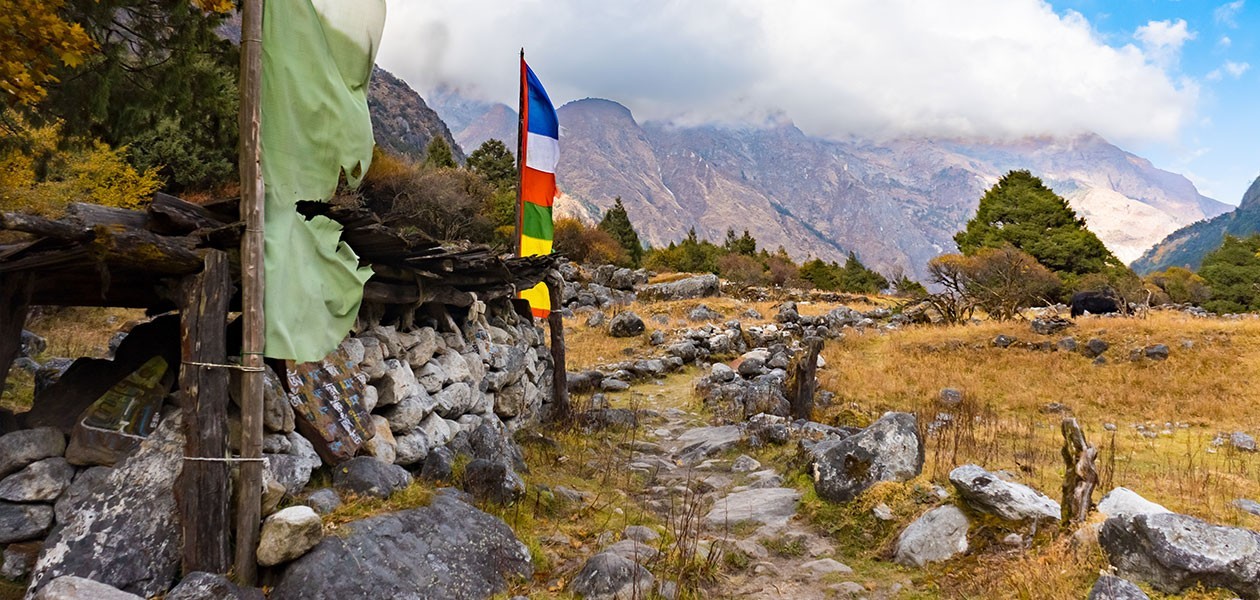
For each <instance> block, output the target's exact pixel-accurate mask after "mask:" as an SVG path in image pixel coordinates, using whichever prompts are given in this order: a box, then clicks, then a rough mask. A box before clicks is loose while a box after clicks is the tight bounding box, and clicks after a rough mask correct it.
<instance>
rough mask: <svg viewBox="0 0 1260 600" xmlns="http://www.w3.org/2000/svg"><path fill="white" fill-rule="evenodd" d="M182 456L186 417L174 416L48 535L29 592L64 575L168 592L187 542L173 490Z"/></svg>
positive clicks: (141, 592) (135, 589)
mask: <svg viewBox="0 0 1260 600" xmlns="http://www.w3.org/2000/svg"><path fill="white" fill-rule="evenodd" d="M183 456H184V436H183V433H182V431H181V418H180V416H179V413H173V414H172V415H171V416H168V417H167V418H165V419H163V420H162V423H161V424H160V425H158V428H157V430H156V431H154V432H153V434H152V435H150V436H149V438H148V439H147V440H145V441H143V442H141V443H140V447H139V448H138V449H137V450H136V451H135V452H134V453H132V454H131V455H129V456H128V457H127V458H126V459H124V460H123V461H122V462H121V463H120V464H119V465H118V467H116V468H115V469H114V470H113V471H111V472H110V473H109V474H108V475H107V476H106V477H105V480H104V481H103V482H101V484H100V485H99V486H98V487H97V490H96V492H95V493H94V494H92V496H91V497H90V498H88V499H87V500H85V501H84V502H83V503H82V504H81V505H80V509H79V510H78V511H76V512H74V513H73V514H72V515H71V517H70V519H69V520H68V521H67V522H65V523H61V524H60V525H61V527H60V528H59V529H58V530H57V532H56V533H54V534H53V535H52V536H51V537H49V538H48V540H47V541H46V542H45V544H44V551H43V553H42V554H41V555H40V557H39V561H38V562H37V563H36V565H35V572H34V575H33V576H32V577H31V585H30V592H31V593H35V592H38V591H39V590H41V589H42V588H44V587H45V586H47V585H48V584H49V582H51V581H52V580H54V579H56V578H58V577H61V576H63V575H76V576H79V577H86V578H89V579H95V580H97V581H100V582H103V583H107V584H110V585H113V586H114V587H117V588H119V589H121V590H123V591H126V592H131V593H135V594H139V595H141V596H144V597H149V596H155V595H157V594H161V593H164V592H166V590H168V589H170V587H171V584H172V583H174V582H175V577H176V575H177V574H178V573H179V560H180V558H179V553H180V546H181V545H182V535H181V532H180V526H179V518H178V513H177V511H176V506H175V495H174V492H173V487H174V484H175V479H176V478H177V477H178V476H179V473H180V471H181V469H182V467H183Z"/></svg>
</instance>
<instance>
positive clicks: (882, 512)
mask: <svg viewBox="0 0 1260 600" xmlns="http://www.w3.org/2000/svg"><path fill="white" fill-rule="evenodd" d="M871 514H873V515H875V518H876V519H879V520H881V521H891V520H893V519H894V518H895V517H894V516H893V511H892V509H891V508H889V507H888V505H887V504H884V503H883V502H880V503H879V504H876V505H875V507H874V508H872V509H871Z"/></svg>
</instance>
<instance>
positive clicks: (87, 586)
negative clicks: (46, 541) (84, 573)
mask: <svg viewBox="0 0 1260 600" xmlns="http://www.w3.org/2000/svg"><path fill="white" fill-rule="evenodd" d="M32 600H144V599H143V598H141V597H140V596H137V595H135V594H128V593H127V592H124V591H122V590H119V589H118V588H116V587H113V586H111V585H106V584H104V583H101V582H99V581H94V580H91V579H86V578H83V577H75V576H72V575H67V576H64V577H58V578H57V579H55V580H53V581H51V582H50V583H49V584H48V585H47V586H44V588H43V589H41V590H40V591H39V592H38V593H37V594H35V595H34V597H33V599H32Z"/></svg>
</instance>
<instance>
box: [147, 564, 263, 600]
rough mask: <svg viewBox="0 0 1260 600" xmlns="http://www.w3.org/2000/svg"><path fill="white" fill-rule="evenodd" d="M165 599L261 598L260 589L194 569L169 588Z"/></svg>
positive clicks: (252, 599)
mask: <svg viewBox="0 0 1260 600" xmlns="http://www.w3.org/2000/svg"><path fill="white" fill-rule="evenodd" d="M165 600H263V593H262V590H260V589H257V588H242V587H239V586H237V585H236V584H234V583H232V582H231V581H229V580H228V578H227V577H224V576H222V575H219V574H216V573H204V572H201V571H194V572H192V573H189V574H188V575H185V576H184V579H183V580H182V581H180V582H179V585H177V586H175V587H174V588H171V591H170V592H169V593H167V594H166V596H165Z"/></svg>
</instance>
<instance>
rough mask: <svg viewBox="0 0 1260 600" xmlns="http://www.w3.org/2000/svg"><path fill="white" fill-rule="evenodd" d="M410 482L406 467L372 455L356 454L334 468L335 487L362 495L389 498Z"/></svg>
mask: <svg viewBox="0 0 1260 600" xmlns="http://www.w3.org/2000/svg"><path fill="white" fill-rule="evenodd" d="M410 484H411V474H410V473H408V472H407V470H406V469H404V468H402V467H400V466H398V465H395V464H390V463H384V462H381V461H379V460H377V459H375V458H372V457H370V456H356V457H354V458H352V459H350V460H348V461H346V462H344V463H341V464H340V465H337V467H336V468H335V469H334V470H333V486H334V487H336V488H337V489H340V490H345V491H348V492H353V493H355V494H359V495H361V496H370V497H373V498H382V499H384V498H389V497H390V496H391V495H393V493H394V492H397V491H398V490H401V489H403V488H405V487H407V486H408V485H410ZM282 512H283V511H282Z"/></svg>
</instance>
